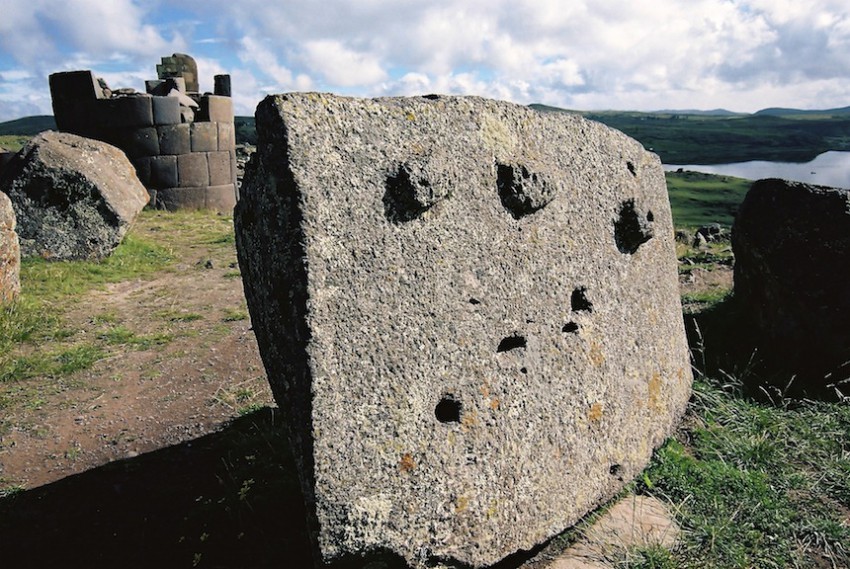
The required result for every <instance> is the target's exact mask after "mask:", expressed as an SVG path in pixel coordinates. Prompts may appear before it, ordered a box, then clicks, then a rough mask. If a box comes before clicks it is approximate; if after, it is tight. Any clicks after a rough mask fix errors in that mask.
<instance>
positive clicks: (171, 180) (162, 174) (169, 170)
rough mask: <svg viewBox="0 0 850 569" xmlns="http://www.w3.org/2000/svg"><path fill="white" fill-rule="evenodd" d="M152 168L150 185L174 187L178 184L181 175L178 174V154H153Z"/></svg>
mask: <svg viewBox="0 0 850 569" xmlns="http://www.w3.org/2000/svg"><path fill="white" fill-rule="evenodd" d="M150 168H151V173H150V176H151V177H150V187H152V188H173V187H174V186H177V184H178V182H179V177H178V176H177V157H176V156H152V157H151V160H150Z"/></svg>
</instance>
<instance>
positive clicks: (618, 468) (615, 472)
mask: <svg viewBox="0 0 850 569" xmlns="http://www.w3.org/2000/svg"><path fill="white" fill-rule="evenodd" d="M621 470H623V467H622V466H620V465H619V464H612V465H611V468H609V469H608V472H610V473H611V476H617V475H618V474H620V471H621Z"/></svg>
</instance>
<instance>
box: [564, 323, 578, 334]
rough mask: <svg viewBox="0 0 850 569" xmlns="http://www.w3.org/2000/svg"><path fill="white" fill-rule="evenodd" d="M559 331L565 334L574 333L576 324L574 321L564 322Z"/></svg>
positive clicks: (576, 327)
mask: <svg viewBox="0 0 850 569" xmlns="http://www.w3.org/2000/svg"><path fill="white" fill-rule="evenodd" d="M561 331H562V332H565V333H567V334H575V333H576V332H578V324H576V323H575V322H567V323H566V324H564V327H563V328H561Z"/></svg>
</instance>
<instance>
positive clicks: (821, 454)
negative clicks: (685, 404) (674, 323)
mask: <svg viewBox="0 0 850 569" xmlns="http://www.w3.org/2000/svg"><path fill="white" fill-rule="evenodd" d="M692 414H693V419H694V421H695V423H696V425H695V426H694V427H692V428H690V429H689V430H688V432H687V433H686V435H687V442H688V443H689V444H688V445H687V446H686V445H685V444H683V443H682V442H680V441H676V440H673V441H669V442H668V443H667V444H666V445H665V446H663V447H662V448H661V449H659V450H658V452H657V453H656V455H655V458H654V460H653V463H652V465H651V466H650V468H649V469H648V470H647V471H646V472H645V473H644V476H643V482H642V489H643V491H645V492H647V493H650V494H656V495H660V496H662V497H663V498H664V499H667V500H669V501H672V502H673V503H675V504H679V521H680V523H682V525H683V527H684V529H685V530H686V531H685V534H684V535H685V536H686V543H685V544H684V547H683V548H682V551H677V553H676V556H677V561H678V565H677V566H681V567H718V568H720V567H723V568H725V567H794V566H805V565H806V564H807V563H809V562H810V561H811V559H812V558H814V557H825V558H828V559H831V560H832V561H833V562H835V563H836V564H837V565H839V566H842V565H841V564H842V563H843V564H846V563H848V562H850V557H849V556H848V555H850V551H848V549H847V548H846V545H845V544H850V527H848V526H847V524H846V523H842V521H841V518H840V512H841V511H842V508H845V509H846V508H847V506H848V504H850V496H848V486H849V485H850V477H848V473H850V455H848V452H847V448H846V440H847V433H848V432H850V408H848V406H846V405H840V404H827V403H812V402H802V403H800V402H798V403H796V404H795V405H793V406H790V405H772V404H765V403H757V402H754V401H751V400H748V399H747V398H745V397H742V396H741V394H740V392H738V391H737V390H734V389H732V390H730V389H726V390H724V389H721V388H719V387H714V386H712V385H709V384H708V383H705V382H697V383H696V385H695V393H694V398H693V402H692ZM845 566H846V565H845Z"/></svg>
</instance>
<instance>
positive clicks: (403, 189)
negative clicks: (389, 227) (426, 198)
mask: <svg viewBox="0 0 850 569" xmlns="http://www.w3.org/2000/svg"><path fill="white" fill-rule="evenodd" d="M420 183H421V184H428V181H427V180H422V181H420ZM383 202H384V215H385V216H386V218H387V219H388V220H390V221H391V222H393V223H406V222H408V221H413V220H414V219H416V218H418V217H419V216H421V215H422V214H423V213H425V212H426V211H427V210H428V208H430V207H431V206H430V205H424V204H422V203H420V202H419V201H418V200H417V199H416V187H415V186H414V183H413V181H412V180H411V179H410V172H409V171H408V169H407V168H405V167H401V168H399V169H398V171H396V172H395V173H393V174H390V175H389V176H387V180H386V183H385V191H384V199H383Z"/></svg>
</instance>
